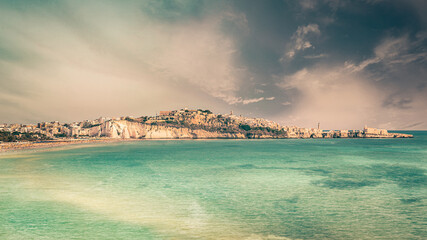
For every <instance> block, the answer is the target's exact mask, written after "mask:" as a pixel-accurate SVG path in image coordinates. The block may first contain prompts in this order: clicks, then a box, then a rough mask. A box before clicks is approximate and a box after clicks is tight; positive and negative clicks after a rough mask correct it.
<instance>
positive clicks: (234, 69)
mask: <svg viewBox="0 0 427 240" xmlns="http://www.w3.org/2000/svg"><path fill="white" fill-rule="evenodd" d="M181 3H182V4H181ZM141 4H142V5H141ZM149 5H150V6H151V8H150V9H147V8H146V3H136V2H127V3H126V4H118V3H116V2H98V1H91V2H88V3H86V2H85V6H84V7H81V2H78V1H65V2H61V3H58V4H54V5H49V7H32V8H28V9H26V8H24V9H21V8H11V7H10V8H9V7H2V8H1V9H0V28H1V29H2V32H1V33H0V52H1V54H0V73H1V75H2V79H0V101H1V99H4V98H7V99H10V101H18V100H15V99H21V100H19V105H20V106H21V109H22V110H20V114H17V113H11V115H10V116H8V118H7V119H6V120H8V121H13V120H14V121H20V119H23V118H24V117H23V116H26V117H27V118H28V119H33V121H39V120H41V119H46V120H51V119H55V120H56V119H58V120H63V121H70V120H80V119H81V118H94V117H98V116H99V115H104V116H105V115H107V116H111V115H113V116H114V115H125V114H134V115H137V114H141V113H142V112H141V111H144V112H145V113H147V114H148V113H155V111H158V109H159V107H160V108H179V107H183V106H184V107H185V106H189V107H191V106H194V107H199V106H204V105H206V106H217V107H221V106H222V105H224V104H232V102H233V101H234V100H233V99H239V98H241V97H240V96H238V94H237V91H238V90H239V88H240V85H241V84H242V81H243V79H245V78H246V75H247V74H248V70H247V69H246V67H245V66H244V65H243V64H241V59H240V58H239V46H238V44H239V43H238V42H237V40H236V39H235V37H234V36H232V35H230V34H226V33H225V32H224V31H223V26H224V22H227V23H235V25H236V26H238V27H237V30H238V31H242V32H243V33H244V32H247V31H248V27H247V20H246V17H245V15H244V14H243V13H240V12H236V11H234V10H233V9H231V8H229V7H224V9H223V10H222V11H217V12H215V14H211V13H209V11H207V10H206V9H205V10H203V9H201V8H203V4H202V5H200V4H196V5H192V4H184V2H180V3H179V6H178V8H177V9H176V10H174V11H172V10H167V9H166V10H165V9H163V5H161V4H160V5H159V6H157V5H155V4H149ZM5 51H7V53H8V54H3V52H5ZM10 95H13V96H10ZM195 99H197V100H195ZM242 101H243V100H242ZM149 102H155V103H154V104H143V103H149ZM195 102H197V105H194V104H195ZM17 104H18V102H17ZM222 108H224V107H222ZM25 109H33V110H34V112H37V116H33V115H30V114H29V113H28V112H26V111H25ZM94 114H95V115H94ZM2 115H3V114H2ZM5 115H6V114H5ZM12 115H13V116H15V117H13V116H12ZM3 116H4V115H3ZM3 119H4V118H3Z"/></svg>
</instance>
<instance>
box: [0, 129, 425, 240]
mask: <svg viewBox="0 0 427 240" xmlns="http://www.w3.org/2000/svg"><path fill="white" fill-rule="evenodd" d="M405 133H410V134H414V136H415V137H414V138H411V139H280V140H279V139H277V140H273V139H272V140H168V141H166V140H159V141H156V140H142V141H134V142H119V143H107V144H93V145H79V146H67V147H61V148H52V149H48V150H28V151H19V152H7V153H2V154H0V239H23V240H24V239H25V240H27V239H55V240H56V239H274V240H277V239H427V206H426V203H427V132H426V131H411V132H405Z"/></svg>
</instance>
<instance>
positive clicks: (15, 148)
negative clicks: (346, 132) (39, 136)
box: [0, 137, 399, 154]
mask: <svg viewBox="0 0 427 240" xmlns="http://www.w3.org/2000/svg"><path fill="white" fill-rule="evenodd" d="M277 139H294V140H295V139H399V138H392V137H363V138H260V139H249V138H150V139H147V138H143V139H135V138H95V139H62V140H50V141H42V142H2V143H0V154H2V153H10V152H21V151H27V150H50V149H54V148H60V147H65V146H79V145H80V146H87V145H90V144H101V143H118V142H134V141H147V140H148V141H171V140H172V141H173V140H175V141H176V140H277Z"/></svg>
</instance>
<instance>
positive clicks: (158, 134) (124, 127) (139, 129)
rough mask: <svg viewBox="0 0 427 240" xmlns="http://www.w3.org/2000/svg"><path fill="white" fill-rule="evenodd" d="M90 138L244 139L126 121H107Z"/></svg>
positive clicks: (240, 136)
mask: <svg viewBox="0 0 427 240" xmlns="http://www.w3.org/2000/svg"><path fill="white" fill-rule="evenodd" d="M88 135H89V136H90V137H109V138H134V139H197V138H200V139H209V138H246V136H245V135H244V134H242V133H222V132H211V131H206V130H203V129H189V128H174V127H167V126H157V125H148V124H143V123H139V122H131V121H126V120H115V121H108V122H105V123H103V124H101V125H99V126H96V127H92V128H90V129H89V130H88Z"/></svg>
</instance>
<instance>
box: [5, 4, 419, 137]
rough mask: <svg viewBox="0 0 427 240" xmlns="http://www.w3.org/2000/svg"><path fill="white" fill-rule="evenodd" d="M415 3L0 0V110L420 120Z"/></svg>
mask: <svg viewBox="0 0 427 240" xmlns="http://www.w3.org/2000/svg"><path fill="white" fill-rule="evenodd" d="M426 12H427V1H423V0H400V1H399V0H388V1H385V0H384V1H382V0H364V1H363V0H359V1H347V0H300V1H296V0H294V1H287V0H282V1H281V0H263V1H258V0H227V1H221V0H218V1H213V0H206V1H203V0H199V1H192V0H175V1H174V0H143V1H136V0H123V1H112V0H102V1H101V0H100V1H96V0H70V1H67V0H63V1H60V0H45V1H42V0H27V1H25V0H16V1H12V0H9V1H4V0H0V122H5V123H13V122H14V123H36V122H41V121H54V120H59V121H61V122H73V121H80V120H85V119H95V118H98V117H100V116H108V117H117V116H145V115H155V114H156V113H158V112H159V111H161V110H173V109H181V108H190V109H199V108H201V109H210V110H211V111H213V112H215V113H222V114H226V113H229V112H230V111H233V112H234V114H236V115H240V114H241V115H243V116H249V117H262V118H266V119H269V120H273V121H276V122H278V123H280V124H283V125H296V126H300V127H308V128H311V127H317V123H320V127H321V128H322V129H361V128H363V126H364V125H368V126H371V127H378V128H386V129H408V130H411V129H412V130H416V129H427V107H426V103H427V14H425V13H426Z"/></svg>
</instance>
